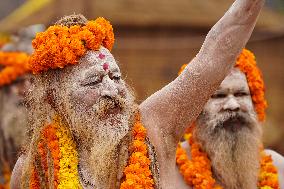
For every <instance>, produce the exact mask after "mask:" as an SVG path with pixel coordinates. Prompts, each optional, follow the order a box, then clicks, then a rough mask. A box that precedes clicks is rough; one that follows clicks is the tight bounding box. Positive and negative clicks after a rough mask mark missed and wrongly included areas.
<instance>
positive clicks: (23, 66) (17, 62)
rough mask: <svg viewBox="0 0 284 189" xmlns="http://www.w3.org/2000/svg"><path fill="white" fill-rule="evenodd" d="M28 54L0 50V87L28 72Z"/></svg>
mask: <svg viewBox="0 0 284 189" xmlns="http://www.w3.org/2000/svg"><path fill="white" fill-rule="evenodd" d="M28 62H29V55H28V54H26V53H22V52H0V65H1V66H2V67H3V68H2V70H1V71H0V87H2V86H4V85H7V84H10V83H12V82H13V81H14V80H16V79H17V78H18V77H19V76H21V75H23V74H25V73H27V72H29V71H30V70H29V66H28Z"/></svg>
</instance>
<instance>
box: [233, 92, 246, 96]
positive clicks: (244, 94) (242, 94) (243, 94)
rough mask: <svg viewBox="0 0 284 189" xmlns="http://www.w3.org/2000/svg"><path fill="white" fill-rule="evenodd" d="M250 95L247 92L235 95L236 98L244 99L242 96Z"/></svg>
mask: <svg viewBox="0 0 284 189" xmlns="http://www.w3.org/2000/svg"><path fill="white" fill-rule="evenodd" d="M248 95H249V94H248V93H246V92H237V93H235V94H234V96H235V97H242V96H248Z"/></svg>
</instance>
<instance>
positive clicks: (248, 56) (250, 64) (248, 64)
mask: <svg viewBox="0 0 284 189" xmlns="http://www.w3.org/2000/svg"><path fill="white" fill-rule="evenodd" d="M186 66H187V64H184V65H182V67H181V68H180V71H179V73H178V74H181V72H182V71H183V70H184V69H185V67H186ZM235 67H236V68H239V69H240V70H241V71H242V72H243V73H244V74H245V75H246V78H247V82H248V86H249V90H250V94H251V98H252V101H253V104H254V109H255V111H256V113H257V116H258V120H259V121H264V120H265V109H266V108H267V101H266V100H265V97H264V92H265V87H264V81H263V77H262V73H261V71H260V69H259V68H258V67H257V64H256V60H255V56H254V54H253V53H252V52H251V51H249V50H247V49H243V50H242V52H241V54H240V55H239V57H238V58H237V61H236V64H235Z"/></svg>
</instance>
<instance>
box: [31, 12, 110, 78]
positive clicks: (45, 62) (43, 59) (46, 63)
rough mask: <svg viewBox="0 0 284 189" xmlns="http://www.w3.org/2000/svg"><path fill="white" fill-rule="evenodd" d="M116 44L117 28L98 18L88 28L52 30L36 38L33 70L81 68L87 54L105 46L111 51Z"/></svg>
mask: <svg viewBox="0 0 284 189" xmlns="http://www.w3.org/2000/svg"><path fill="white" fill-rule="evenodd" d="M113 43H114V33H113V28H112V26H111V24H110V23H109V21H107V20H105V19H104V18H101V17H100V18H97V19H96V20H95V21H88V22H87V23H86V25H85V26H78V25H75V26H71V27H67V26H62V25H54V26H50V27H49V28H48V29H47V30H46V31H45V32H40V33H38V34H37V35H36V38H35V39H34V40H33V42H32V44H33V47H34V49H35V52H34V54H33V55H32V57H31V61H30V68H31V70H32V71H33V73H40V72H42V71H46V70H48V69H56V68H63V67H64V66H66V65H69V64H77V63H78V60H79V58H80V57H81V56H83V55H84V54H85V52H86V51H87V50H98V49H99V48H100V46H101V45H103V46H104V47H106V48H107V49H109V50H111V49H112V46H113Z"/></svg>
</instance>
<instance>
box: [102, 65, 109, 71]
mask: <svg viewBox="0 0 284 189" xmlns="http://www.w3.org/2000/svg"><path fill="white" fill-rule="evenodd" d="M108 67H109V66H108V63H104V64H103V69H104V70H105V71H107V70H108Z"/></svg>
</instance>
